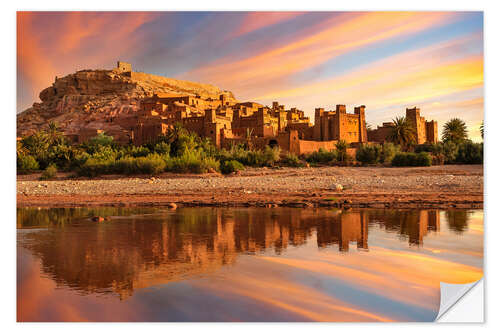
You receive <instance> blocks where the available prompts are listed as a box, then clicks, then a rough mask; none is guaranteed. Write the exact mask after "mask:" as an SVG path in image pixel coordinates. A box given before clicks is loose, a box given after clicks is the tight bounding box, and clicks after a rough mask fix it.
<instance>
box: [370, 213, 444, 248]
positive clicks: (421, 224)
mask: <svg viewBox="0 0 500 333" xmlns="http://www.w3.org/2000/svg"><path fill="white" fill-rule="evenodd" d="M370 223H373V224H378V225H379V226H380V227H382V228H384V229H386V230H388V231H393V232H397V233H398V234H399V235H400V236H401V237H403V238H407V239H408V242H409V243H410V245H417V246H422V245H423V244H424V237H425V236H427V234H428V233H429V232H439V229H440V216H439V211H437V210H406V211H405V210H396V211H385V210H384V211H372V212H371V213H370Z"/></svg>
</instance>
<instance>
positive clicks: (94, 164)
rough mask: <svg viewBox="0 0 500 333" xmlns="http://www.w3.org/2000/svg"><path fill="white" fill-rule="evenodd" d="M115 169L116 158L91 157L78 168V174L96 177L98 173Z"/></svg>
mask: <svg viewBox="0 0 500 333" xmlns="http://www.w3.org/2000/svg"><path fill="white" fill-rule="evenodd" d="M114 171H115V161H114V160H105V159H98V158H95V157H90V158H88V159H87V160H86V161H85V163H83V165H82V166H81V167H80V168H79V169H78V175H80V176H87V177H95V176H98V175H104V174H109V173H113V172H114Z"/></svg>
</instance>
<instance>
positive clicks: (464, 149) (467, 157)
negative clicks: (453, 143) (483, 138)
mask: <svg viewBox="0 0 500 333" xmlns="http://www.w3.org/2000/svg"><path fill="white" fill-rule="evenodd" d="M455 161H456V162H457V163H464V164H482V163H483V144H482V143H474V142H472V141H469V140H467V141H464V142H462V143H460V144H459V145H458V151H457V157H456V160H455Z"/></svg>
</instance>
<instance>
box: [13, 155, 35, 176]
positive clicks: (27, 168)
mask: <svg viewBox="0 0 500 333" xmlns="http://www.w3.org/2000/svg"><path fill="white" fill-rule="evenodd" d="M16 164H17V172H18V173H29V172H33V171H36V170H38V169H39V165H38V162H37V161H36V159H35V158H34V157H33V156H31V155H24V154H17V163H16Z"/></svg>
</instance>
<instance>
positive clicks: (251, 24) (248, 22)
mask: <svg viewBox="0 0 500 333" xmlns="http://www.w3.org/2000/svg"><path fill="white" fill-rule="evenodd" d="M302 14H303V13H299V12H250V13H248V14H246V16H245V18H244V19H243V21H242V22H241V26H240V28H239V29H238V30H236V31H235V32H234V34H232V35H231V36H230V38H235V37H239V36H242V35H245V34H248V33H250V32H253V31H256V30H259V29H262V28H265V27H268V26H271V25H274V24H277V23H281V22H284V21H287V20H290V19H293V18H295V17H297V16H299V15H302Z"/></svg>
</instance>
